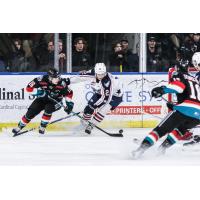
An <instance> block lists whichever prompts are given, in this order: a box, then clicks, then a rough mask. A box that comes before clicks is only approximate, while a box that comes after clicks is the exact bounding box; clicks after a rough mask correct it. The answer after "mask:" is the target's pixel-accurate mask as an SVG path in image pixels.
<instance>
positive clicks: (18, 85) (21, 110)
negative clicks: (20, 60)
mask: <svg viewBox="0 0 200 200" xmlns="http://www.w3.org/2000/svg"><path fill="white" fill-rule="evenodd" d="M37 76H38V75H11V76H9V75H1V78H0V122H1V123H17V122H18V121H19V120H20V119H21V117H22V116H23V115H24V114H25V113H26V111H27V108H28V107H29V105H30V104H31V103H32V101H33V100H34V97H32V96H31V95H29V94H28V93H27V92H26V91H25V88H26V85H27V84H28V83H29V82H30V81H31V80H33V79H34V78H35V77H37ZM116 76H117V77H118V78H119V79H120V80H121V81H122V82H123V86H124V95H123V102H122V103H121V104H120V106H119V107H118V108H116V109H115V110H114V111H112V112H111V113H110V114H109V115H108V116H107V117H106V118H105V123H106V122H109V121H116V123H119V124H120V122H122V121H123V122H125V121H127V122H131V121H138V122H140V121H142V120H144V121H145V120H157V119H156V118H154V119H153V117H152V115H156V116H159V117H163V116H164V115H165V114H166V113H167V108H166V106H165V103H166V102H164V101H163V100H162V99H161V98H157V99H155V98H152V97H151V90H152V88H154V87H158V86H161V85H165V84H166V83H167V82H168V81H167V79H168V77H167V74H162V75H161V74H149V75H144V74H143V75H142V74H131V75H116ZM63 77H70V76H69V75H64V76H63ZM70 88H71V89H72V90H73V91H74V97H73V101H74V103H75V106H74V111H75V112H79V111H83V110H84V107H85V106H86V105H87V101H88V100H89V99H90V98H91V96H92V95H93V91H92V89H91V86H90V82H81V83H76V84H73V85H71V86H70ZM166 98H167V97H166ZM148 113H149V114H148ZM41 115H42V113H40V114H39V115H38V116H37V117H35V118H34V119H33V121H32V122H39V121H40V118H41ZM65 115H66V113H65V112H64V111H63V110H62V109H60V110H59V111H57V112H55V113H54V115H53V117H52V120H54V119H57V118H60V117H63V116H65ZM133 116H134V117H133ZM67 121H69V122H72V123H73V122H78V121H79V119H78V118H77V117H72V118H69V119H68V120H67Z"/></svg>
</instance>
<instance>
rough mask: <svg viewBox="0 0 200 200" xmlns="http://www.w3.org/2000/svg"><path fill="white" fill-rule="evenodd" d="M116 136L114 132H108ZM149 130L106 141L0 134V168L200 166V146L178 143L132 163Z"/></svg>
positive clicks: (57, 135)
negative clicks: (161, 153)
mask: <svg viewBox="0 0 200 200" xmlns="http://www.w3.org/2000/svg"><path fill="white" fill-rule="evenodd" d="M108 130H109V131H110V132H116V131H118V130H117V129H108ZM149 130H150V129H146V128H145V129H144V128H141V129H139V128H132V129H131V128H130V129H124V133H123V135H124V137H123V138H121V137H119V138H118V137H110V136H108V135H106V134H104V133H103V132H100V131H98V130H94V131H93V133H92V134H91V135H87V134H85V133H82V132H80V131H79V132H76V133H74V132H72V131H66V132H47V133H46V134H44V135H40V134H39V133H37V132H29V133H26V134H24V135H20V136H18V137H12V133H11V131H10V130H9V129H8V130H4V131H3V132H2V134H0V165H86V166H88V165H89V166H95V165H146V164H148V165H149V164H150V165H157V166H160V165H193V166H194V165H200V145H196V146H193V147H190V148H189V147H188V148H183V146H182V143H179V144H176V145H174V146H173V147H172V148H171V149H168V151H167V153H166V154H165V155H163V156H158V151H157V148H158V146H159V144H160V142H161V141H162V140H161V141H160V142H158V144H157V145H155V146H154V147H152V148H151V149H150V150H149V151H148V152H146V153H145V154H144V155H143V157H142V158H140V159H138V160H134V159H132V157H131V154H130V153H131V151H132V150H134V149H136V148H137V147H138V145H139V143H138V142H135V141H134V138H137V139H138V140H139V141H140V140H142V139H143V138H144V136H145V135H146V134H147V133H148V132H149Z"/></svg>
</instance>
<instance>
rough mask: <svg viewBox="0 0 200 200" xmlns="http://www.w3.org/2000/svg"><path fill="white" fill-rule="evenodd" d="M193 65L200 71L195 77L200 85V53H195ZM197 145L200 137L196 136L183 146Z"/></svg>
mask: <svg viewBox="0 0 200 200" xmlns="http://www.w3.org/2000/svg"><path fill="white" fill-rule="evenodd" d="M192 64H193V66H194V67H195V69H196V70H197V71H198V72H197V73H196V75H195V76H196V78H197V79H198V81H199V84H200V52H196V53H194V55H193V56H192ZM197 143H200V135H194V136H193V138H192V140H191V141H189V142H186V143H184V144H183V146H190V145H194V144H197Z"/></svg>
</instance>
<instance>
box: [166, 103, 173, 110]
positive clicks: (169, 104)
mask: <svg viewBox="0 0 200 200" xmlns="http://www.w3.org/2000/svg"><path fill="white" fill-rule="evenodd" d="M166 105H167V107H168V108H169V109H170V110H173V108H174V104H173V103H170V102H167V103H166Z"/></svg>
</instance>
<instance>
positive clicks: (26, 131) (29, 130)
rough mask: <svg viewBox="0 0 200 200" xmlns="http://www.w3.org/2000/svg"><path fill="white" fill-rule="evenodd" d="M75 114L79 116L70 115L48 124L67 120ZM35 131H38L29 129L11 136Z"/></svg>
mask: <svg viewBox="0 0 200 200" xmlns="http://www.w3.org/2000/svg"><path fill="white" fill-rule="evenodd" d="M75 114H79V113H73V114H72V115H68V116H66V117H62V118H60V119H56V120H54V121H52V122H50V123H49V125H50V124H55V123H56V122H60V121H62V120H64V119H68V118H70V117H72V116H75ZM36 129H38V128H31V129H28V130H25V131H22V132H19V133H16V134H14V135H13V137H16V136H19V135H22V134H24V133H28V132H31V131H34V130H36Z"/></svg>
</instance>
